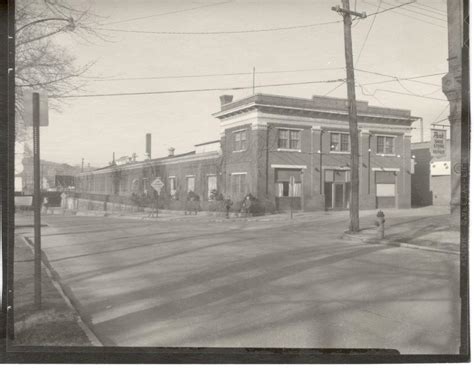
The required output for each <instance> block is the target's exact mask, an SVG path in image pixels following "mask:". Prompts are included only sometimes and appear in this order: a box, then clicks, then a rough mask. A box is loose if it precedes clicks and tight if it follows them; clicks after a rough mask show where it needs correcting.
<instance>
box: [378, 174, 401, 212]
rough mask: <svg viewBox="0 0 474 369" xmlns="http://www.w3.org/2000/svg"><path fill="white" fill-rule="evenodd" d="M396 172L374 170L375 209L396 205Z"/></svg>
mask: <svg viewBox="0 0 474 369" xmlns="http://www.w3.org/2000/svg"><path fill="white" fill-rule="evenodd" d="M396 179H397V176H396V172H375V189H376V190H375V194H376V206H377V209H388V208H394V207H395V206H396Z"/></svg>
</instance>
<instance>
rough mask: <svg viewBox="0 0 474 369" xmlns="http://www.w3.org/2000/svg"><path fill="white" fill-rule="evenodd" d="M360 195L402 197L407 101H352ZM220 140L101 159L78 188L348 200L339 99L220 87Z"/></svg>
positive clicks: (173, 198) (289, 201) (333, 204)
mask: <svg viewBox="0 0 474 369" xmlns="http://www.w3.org/2000/svg"><path fill="white" fill-rule="evenodd" d="M357 109H358V122H359V130H360V137H359V143H360V155H361V156H360V169H359V170H360V172H359V175H360V204H361V208H363V209H373V208H389V207H398V208H408V207H410V206H411V146H410V140H411V134H410V132H411V124H412V122H413V121H414V120H415V119H416V118H414V117H412V116H411V114H410V111H408V110H401V109H388V108H381V107H373V106H369V105H368V103H367V102H364V101H359V102H358V103H357ZM214 117H216V118H217V119H218V120H219V122H220V135H221V140H220V141H213V142H208V143H205V144H201V145H196V149H195V151H193V152H190V153H187V154H183V155H174V153H170V156H168V157H165V158H160V159H152V160H148V161H144V162H139V163H130V164H126V165H121V166H117V165H115V166H111V167H108V168H104V169H100V170H97V171H93V172H90V173H88V174H83V175H81V176H79V178H78V186H79V188H78V189H79V191H80V192H82V193H101V194H109V195H115V196H122V197H126V196H130V195H131V194H132V193H149V192H150V191H152V190H151V188H150V181H151V180H153V179H154V178H156V177H160V178H161V179H162V181H163V182H164V183H165V188H164V189H163V194H162V195H160V199H161V200H159V201H161V202H162V206H163V207H169V208H172V209H173V208H176V209H179V208H182V207H183V206H184V205H183V199H184V198H185V197H186V193H187V192H188V191H190V190H192V191H193V192H195V193H197V194H198V195H199V196H200V202H201V206H202V208H203V209H206V208H208V206H209V203H210V201H209V200H212V198H211V192H212V190H215V191H217V192H219V193H221V194H223V195H224V196H225V197H227V196H228V197H230V198H231V199H232V200H233V201H234V203H240V201H241V200H242V199H243V198H244V197H245V195H246V194H248V193H251V194H252V195H254V196H255V197H256V198H257V199H258V201H259V203H260V204H261V205H262V206H263V207H264V208H265V210H266V211H270V210H273V209H275V208H276V209H277V210H286V209H288V208H289V207H290V206H291V207H293V208H294V209H303V210H324V209H345V208H348V207H349V201H350V186H351V183H350V170H351V168H350V153H349V150H350V138H349V126H348V115H347V102H346V100H345V99H338V98H329V97H321V96H314V97H313V98H312V99H303V98H294V97H285V96H275V95H267V94H256V95H253V96H250V97H247V98H244V99H241V100H237V101H233V98H232V96H230V95H224V96H221V109H220V111H219V112H217V113H215V114H214Z"/></svg>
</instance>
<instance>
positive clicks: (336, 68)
mask: <svg viewBox="0 0 474 369" xmlns="http://www.w3.org/2000/svg"><path fill="white" fill-rule="evenodd" d="M340 69H344V67H328V68H308V69H293V70H275V71H261V72H255V74H279V73H297V72H310V71H317V70H340ZM252 73H253V72H235V73H212V74H187V75H169V76H166V75H165V76H151V77H120V78H114V77H112V78H100V79H94V81H96V82H108V81H133V80H153V79H182V78H203V77H224V76H248V75H251V74H252Z"/></svg>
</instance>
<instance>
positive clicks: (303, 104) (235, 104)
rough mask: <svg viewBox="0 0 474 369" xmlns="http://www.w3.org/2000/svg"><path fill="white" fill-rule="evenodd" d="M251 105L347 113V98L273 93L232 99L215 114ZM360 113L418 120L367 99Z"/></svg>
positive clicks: (407, 112)
mask: <svg viewBox="0 0 474 369" xmlns="http://www.w3.org/2000/svg"><path fill="white" fill-rule="evenodd" d="M249 105H261V106H269V107H281V108H293V109H302V110H321V111H325V112H335V113H347V99H343V98H337V97H327V96H319V95H313V97H312V98H310V99H306V98H300V97H290V96H282V95H271V94H261V93H258V94H255V95H252V96H248V97H245V98H242V99H240V100H236V101H232V102H230V103H227V104H224V105H222V106H221V110H220V111H219V112H218V113H215V114H214V115H215V116H216V115H222V114H225V113H226V112H227V111H231V110H234V111H235V110H238V108H240V107H242V108H243V107H248V106H249ZM357 113H358V115H359V114H360V115H379V116H386V117H394V118H398V119H404V120H416V119H417V118H416V117H413V116H412V115H411V111H410V110H406V109H393V108H386V107H380V106H369V103H368V102H367V101H363V100H357Z"/></svg>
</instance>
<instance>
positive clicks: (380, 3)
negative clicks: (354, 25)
mask: <svg viewBox="0 0 474 369" xmlns="http://www.w3.org/2000/svg"><path fill="white" fill-rule="evenodd" d="M380 5H382V0H379V6H378V7H377V11H376V12H375V15H374V17H373V18H372V23H370V27H369V30H368V31H367V34H366V35H365V39H364V42H363V43H362V46H361V48H360V51H359V55H358V56H357V59H356V62H355V65H356V66H357V64H358V63H359V59H360V56H361V55H362V51H363V50H364V47H365V43H366V42H367V39H368V38H369V34H370V31H372V27H373V26H374V23H375V19H376V18H377V14H378V11H379V10H380Z"/></svg>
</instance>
